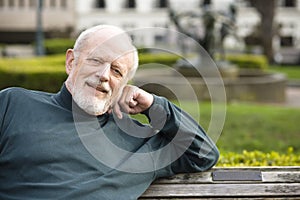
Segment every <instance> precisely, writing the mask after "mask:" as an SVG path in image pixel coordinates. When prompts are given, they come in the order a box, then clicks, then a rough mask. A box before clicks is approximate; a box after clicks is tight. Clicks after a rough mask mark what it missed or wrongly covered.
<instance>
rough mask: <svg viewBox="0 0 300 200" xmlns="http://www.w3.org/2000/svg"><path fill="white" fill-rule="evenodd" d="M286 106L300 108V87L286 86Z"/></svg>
mask: <svg viewBox="0 0 300 200" xmlns="http://www.w3.org/2000/svg"><path fill="white" fill-rule="evenodd" d="M284 105H286V106H290V107H297V108H300V87H287V88H286V102H285V103H284Z"/></svg>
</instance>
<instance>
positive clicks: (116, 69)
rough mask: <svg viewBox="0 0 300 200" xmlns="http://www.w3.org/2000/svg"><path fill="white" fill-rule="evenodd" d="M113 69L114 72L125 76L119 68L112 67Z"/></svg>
mask: <svg viewBox="0 0 300 200" xmlns="http://www.w3.org/2000/svg"><path fill="white" fill-rule="evenodd" d="M112 71H113V72H114V74H116V75H118V76H120V77H123V74H122V72H121V71H120V70H119V69H118V68H115V67H112Z"/></svg>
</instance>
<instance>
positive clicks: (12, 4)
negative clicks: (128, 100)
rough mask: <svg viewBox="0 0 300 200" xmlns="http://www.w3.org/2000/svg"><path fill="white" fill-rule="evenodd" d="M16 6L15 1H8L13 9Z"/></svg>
mask: <svg viewBox="0 0 300 200" xmlns="http://www.w3.org/2000/svg"><path fill="white" fill-rule="evenodd" d="M14 6H15V1H14V0H9V1H8V7H10V8H13V7H14Z"/></svg>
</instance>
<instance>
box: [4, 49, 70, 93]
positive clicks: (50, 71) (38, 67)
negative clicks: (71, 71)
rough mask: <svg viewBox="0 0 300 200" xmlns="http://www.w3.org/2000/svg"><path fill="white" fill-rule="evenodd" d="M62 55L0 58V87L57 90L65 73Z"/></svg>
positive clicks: (64, 77)
mask: <svg viewBox="0 0 300 200" xmlns="http://www.w3.org/2000/svg"><path fill="white" fill-rule="evenodd" d="M64 62H65V61H64V55H59V56H47V57H38V58H30V59H29V58H28V59H12V58H5V59H0V80H1V82H0V89H3V88H7V87H12V86H17V87H24V88H27V89H35V90H42V91H47V92H57V91H58V90H59V89H60V87H61V85H62V83H63V82H64V80H65V79H66V77H67V75H66V72H65V67H64V66H65V64H64Z"/></svg>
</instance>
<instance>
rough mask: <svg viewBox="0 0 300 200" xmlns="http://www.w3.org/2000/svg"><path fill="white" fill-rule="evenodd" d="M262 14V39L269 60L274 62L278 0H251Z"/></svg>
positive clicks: (260, 34)
mask: <svg viewBox="0 0 300 200" xmlns="http://www.w3.org/2000/svg"><path fill="white" fill-rule="evenodd" d="M249 2H250V3H251V5H252V6H253V7H255V9H256V10H257V11H258V13H259V14H260V16H261V29H260V33H259V36H260V41H261V45H262V48H263V51H264V54H265V55H266V57H267V59H268V61H269V62H273V45H272V41H273V36H274V34H275V29H274V16H275V9H276V6H277V0H249Z"/></svg>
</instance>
